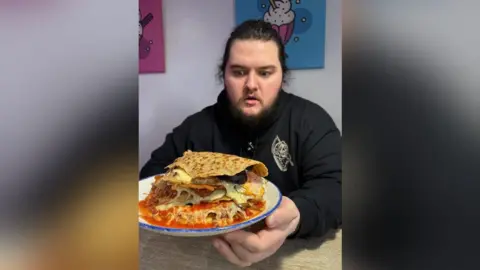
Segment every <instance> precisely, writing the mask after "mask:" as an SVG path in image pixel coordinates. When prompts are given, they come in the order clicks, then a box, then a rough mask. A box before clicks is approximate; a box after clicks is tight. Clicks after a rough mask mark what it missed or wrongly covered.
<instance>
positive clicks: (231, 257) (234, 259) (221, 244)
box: [213, 238, 252, 267]
mask: <svg viewBox="0 0 480 270" xmlns="http://www.w3.org/2000/svg"><path fill="white" fill-rule="evenodd" d="M213 246H214V247H215V248H216V249H217V250H218V252H219V253H220V254H222V256H223V257H225V259H227V260H228V261H229V262H231V263H233V264H236V265H238V266H240V267H247V266H250V265H252V264H251V263H249V262H246V261H243V260H241V259H240V258H239V257H238V256H237V255H236V254H235V253H234V252H233V250H232V248H231V247H230V245H229V244H228V243H227V242H226V241H224V240H222V239H220V238H215V239H213Z"/></svg>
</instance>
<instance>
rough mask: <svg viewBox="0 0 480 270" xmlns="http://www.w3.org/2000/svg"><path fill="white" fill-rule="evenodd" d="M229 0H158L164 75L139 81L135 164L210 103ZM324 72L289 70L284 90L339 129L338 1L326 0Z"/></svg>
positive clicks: (229, 19) (229, 25)
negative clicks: (318, 107) (160, 3)
mask: <svg viewBox="0 0 480 270" xmlns="http://www.w3.org/2000/svg"><path fill="white" fill-rule="evenodd" d="M233 3H234V1H233V0H208V1H198V0H163V14H164V33H165V50H166V73H163V74H145V75H143V74H142V75H140V78H139V85H140V86H139V88H140V89H139V102H140V104H139V106H140V109H139V117H140V119H139V129H140V131H139V140H140V142H139V151H140V153H139V155H140V160H139V162H140V166H142V165H143V164H144V163H145V162H146V161H147V160H148V158H149V156H150V153H151V151H152V150H154V149H155V148H156V147H158V146H159V145H161V144H162V143H163V141H164V139H165V135H166V134H167V133H168V132H170V131H171V130H172V128H174V127H175V126H177V125H178V124H180V123H181V121H183V120H184V119H185V118H186V117H187V116H188V115H190V114H193V113H195V112H197V111H199V110H201V109H202V108H204V107H206V106H208V105H210V104H213V103H215V101H216V97H217V95H218V93H219V92H220V90H221V89H222V85H220V84H219V82H218V81H217V80H216V77H215V73H216V65H217V64H218V63H219V61H220V58H221V56H222V53H223V49H224V45H225V42H226V40H227V38H228V36H229V35H230V32H231V31H232V29H233V27H234V7H233ZM326 25H327V29H326V48H325V50H326V52H325V53H326V55H325V68H324V69H315V70H301V71H300V70H299V71H293V72H292V80H291V82H290V85H289V87H288V88H286V90H287V91H289V92H291V93H294V94H296V95H298V96H301V97H304V98H307V99H309V100H311V101H313V102H316V103H317V104H319V105H321V106H322V107H323V108H324V109H325V110H327V111H328V112H329V114H330V115H331V116H332V118H333V119H334V121H335V122H336V124H337V126H338V127H339V128H340V129H341V124H342V123H341V120H342V119H341V117H342V116H341V112H342V107H341V105H342V86H341V78H342V77H341V74H342V73H341V72H342V67H341V33H342V32H341V1H339V0H327V24H326Z"/></svg>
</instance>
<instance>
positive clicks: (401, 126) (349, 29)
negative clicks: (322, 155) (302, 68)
mask: <svg viewBox="0 0 480 270" xmlns="http://www.w3.org/2000/svg"><path fill="white" fill-rule="evenodd" d="M479 7H480V2H478V1H446V0H437V1H428V0H425V1H410V0H405V1H373V0H372V1H368V0H345V1H343V55H342V57H343V64H342V66H343V125H344V130H343V132H344V137H343V139H344V142H343V143H344V144H343V151H344V152H343V157H344V161H343V164H344V168H343V171H344V176H343V177H344V181H343V183H344V184H343V185H344V190H343V194H344V202H343V207H344V210H343V213H344V229H343V241H344V242H343V259H344V264H343V265H344V267H345V269H473V268H477V267H476V265H477V262H476V257H477V255H476V251H477V250H478V248H477V245H478V240H479V239H480V237H479V233H478V227H479V225H480V210H479V206H480V201H479V200H480V199H479V198H480V196H479V194H480V193H479V192H480V173H479V168H480V166H479V165H480V163H479V161H480V156H479V153H480V142H479V140H480V122H479V119H480V107H479V104H480V91H479V89H480V76H479V75H480V67H479V65H478V60H480V50H479V49H478V48H479V46H480V35H478V31H477V30H476V27H477V26H478V25H479V24H480V17H479V16H478V14H477V10H478V9H479Z"/></svg>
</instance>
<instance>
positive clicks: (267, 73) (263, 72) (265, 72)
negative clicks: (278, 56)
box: [260, 71, 272, 77]
mask: <svg viewBox="0 0 480 270" xmlns="http://www.w3.org/2000/svg"><path fill="white" fill-rule="evenodd" d="M270 74H272V73H271V72H269V71H260V76H262V77H268V76H270Z"/></svg>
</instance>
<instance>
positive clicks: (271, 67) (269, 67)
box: [258, 65, 277, 69]
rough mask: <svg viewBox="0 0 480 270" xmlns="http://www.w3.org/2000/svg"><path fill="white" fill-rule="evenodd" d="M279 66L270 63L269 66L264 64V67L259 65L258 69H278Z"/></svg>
mask: <svg viewBox="0 0 480 270" xmlns="http://www.w3.org/2000/svg"><path fill="white" fill-rule="evenodd" d="M276 68H277V67H275V66H274V65H268V66H263V67H259V68H258V69H276Z"/></svg>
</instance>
